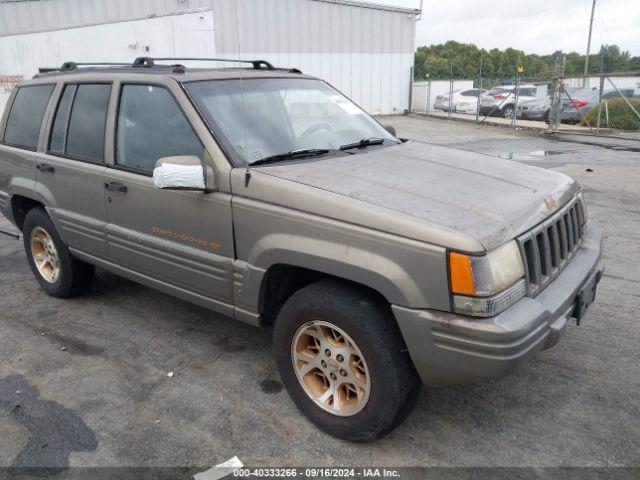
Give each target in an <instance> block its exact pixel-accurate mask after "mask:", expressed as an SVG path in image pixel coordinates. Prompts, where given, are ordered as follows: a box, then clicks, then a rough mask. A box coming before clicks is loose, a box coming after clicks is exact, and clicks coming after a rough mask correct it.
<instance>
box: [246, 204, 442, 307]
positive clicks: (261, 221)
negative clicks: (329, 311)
mask: <svg viewBox="0 0 640 480" xmlns="http://www.w3.org/2000/svg"><path fill="white" fill-rule="evenodd" d="M233 208H234V223H235V229H236V248H237V255H238V259H240V260H243V261H246V262H247V263H249V264H250V265H252V266H253V267H256V268H259V269H261V270H268V269H269V267H271V266H273V265H277V264H288V265H293V266H298V267H303V268H307V269H311V270H315V271H318V272H322V273H326V274H329V275H333V276H336V277H339V278H344V279H346V280H350V281H353V282H357V283H359V284H362V285H366V286H367V287H370V288H372V289H374V290H375V291H377V292H379V293H380V294H381V295H383V296H384V297H385V298H386V299H387V300H388V301H389V303H392V304H395V305H403V306H412V307H414V308H433V309H438V310H448V309H449V292H448V288H447V270H446V250H445V249H444V248H442V247H437V246H433V245H429V244H425V243H422V242H418V241H415V240H410V239H406V238H403V237H398V236H395V235H391V234H386V233H383V232H378V231H374V230H369V229H365V228H362V227H358V226H355V225H351V224H347V223H344V222H340V221H337V220H332V219H328V218H324V217H318V216H315V215H311V214H308V213H304V212H299V211H297V210H292V209H287V208H283V207H279V206H275V205H272V204H268V203H264V202H257V201H254V200H249V199H244V198H241V199H238V198H236V199H235V200H234V207H233ZM256 290H257V289H256ZM257 301H258V299H257V298H256V299H255V305H257ZM251 303H252V304H253V303H254V302H253V301H252V302H251ZM418 306H420V307H418Z"/></svg>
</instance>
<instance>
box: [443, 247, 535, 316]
mask: <svg viewBox="0 0 640 480" xmlns="http://www.w3.org/2000/svg"><path fill="white" fill-rule="evenodd" d="M449 272H450V279H451V293H452V294H453V309H454V311H455V312H457V313H462V314H465V315H473V316H479V317H489V316H492V315H497V314H498V313H500V312H502V311H504V310H506V309H507V308H509V307H510V306H511V305H513V304H514V303H515V302H517V301H518V300H520V299H521V298H522V297H524V296H525V294H526V288H525V282H524V280H523V278H524V265H523V263H522V255H521V254H520V249H519V248H518V245H517V244H516V242H515V241H513V240H512V241H511V242H508V243H505V244H504V245H502V246H500V247H498V248H496V249H495V250H492V251H490V252H489V253H487V254H486V255H482V256H473V255H466V254H463V253H457V252H451V253H450V254H449Z"/></svg>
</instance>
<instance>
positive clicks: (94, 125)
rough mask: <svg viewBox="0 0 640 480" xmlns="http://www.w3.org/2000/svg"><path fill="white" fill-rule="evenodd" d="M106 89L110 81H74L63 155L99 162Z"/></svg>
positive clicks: (106, 104)
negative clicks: (79, 83)
mask: <svg viewBox="0 0 640 480" xmlns="http://www.w3.org/2000/svg"><path fill="white" fill-rule="evenodd" d="M110 92H111V85H104V84H81V85H78V88H77V91H76V93H75V99H74V101H73V107H72V108H71V115H70V117H69V127H68V131H67V145H66V150H65V153H66V154H67V155H69V156H71V157H78V158H81V159H85V160H89V161H95V162H102V160H103V159H104V130H105V126H106V124H107V108H108V106H109V93H110Z"/></svg>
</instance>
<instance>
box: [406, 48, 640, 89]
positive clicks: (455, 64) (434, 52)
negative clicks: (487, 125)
mask: <svg viewBox="0 0 640 480" xmlns="http://www.w3.org/2000/svg"><path fill="white" fill-rule="evenodd" d="M602 48H603V51H604V56H603V58H604V62H603V63H604V72H605V73H612V72H624V71H640V57H631V55H630V54H629V52H627V51H622V50H621V49H620V47H619V46H618V45H604V46H603V47H602ZM558 55H564V54H563V52H562V51H556V52H554V53H553V54H550V55H536V54H526V53H525V52H523V51H521V50H516V49H513V48H506V49H504V50H499V49H497V48H494V49H491V50H489V51H487V50H485V49H482V48H478V47H477V46H476V45H474V44H471V43H459V42H456V41H453V40H450V41H448V42H446V43H444V44H437V45H429V46H422V47H418V49H417V50H416V53H415V68H414V72H415V79H416V80H424V79H426V78H427V75H428V78H431V79H434V80H443V79H448V78H449V76H450V71H451V68H453V76H454V77H455V78H458V79H476V78H477V77H478V67H479V64H480V59H482V72H483V77H484V78H487V79H494V80H495V81H496V82H499V81H511V80H513V79H514V77H515V72H516V69H517V68H518V67H519V66H520V67H523V68H524V73H523V78H525V79H540V80H547V79H550V78H551V75H552V72H553V66H554V62H555V58H556V57H557V56H558ZM600 55H601V54H600V51H598V52H594V53H593V54H591V55H589V73H599V72H600V69H601V66H600V63H601V57H600ZM584 61H585V55H581V54H579V53H578V52H569V53H568V54H566V66H565V74H566V75H582V74H583V73H584Z"/></svg>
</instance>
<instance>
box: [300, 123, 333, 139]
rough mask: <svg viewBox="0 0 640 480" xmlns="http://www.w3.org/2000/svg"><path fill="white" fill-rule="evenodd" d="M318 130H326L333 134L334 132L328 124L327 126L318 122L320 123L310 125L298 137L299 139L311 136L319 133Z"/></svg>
mask: <svg viewBox="0 0 640 480" xmlns="http://www.w3.org/2000/svg"><path fill="white" fill-rule="evenodd" d="M320 130H327V131H329V132H334V131H335V130H334V129H333V127H332V126H331V125H330V124H328V123H327V122H320V123H316V124H315V125H311V126H310V127H309V128H307V129H306V130H305V131H304V132H302V134H301V135H300V136H301V137H308V136H309V135H313V134H314V133H316V132H319V131H320Z"/></svg>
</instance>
